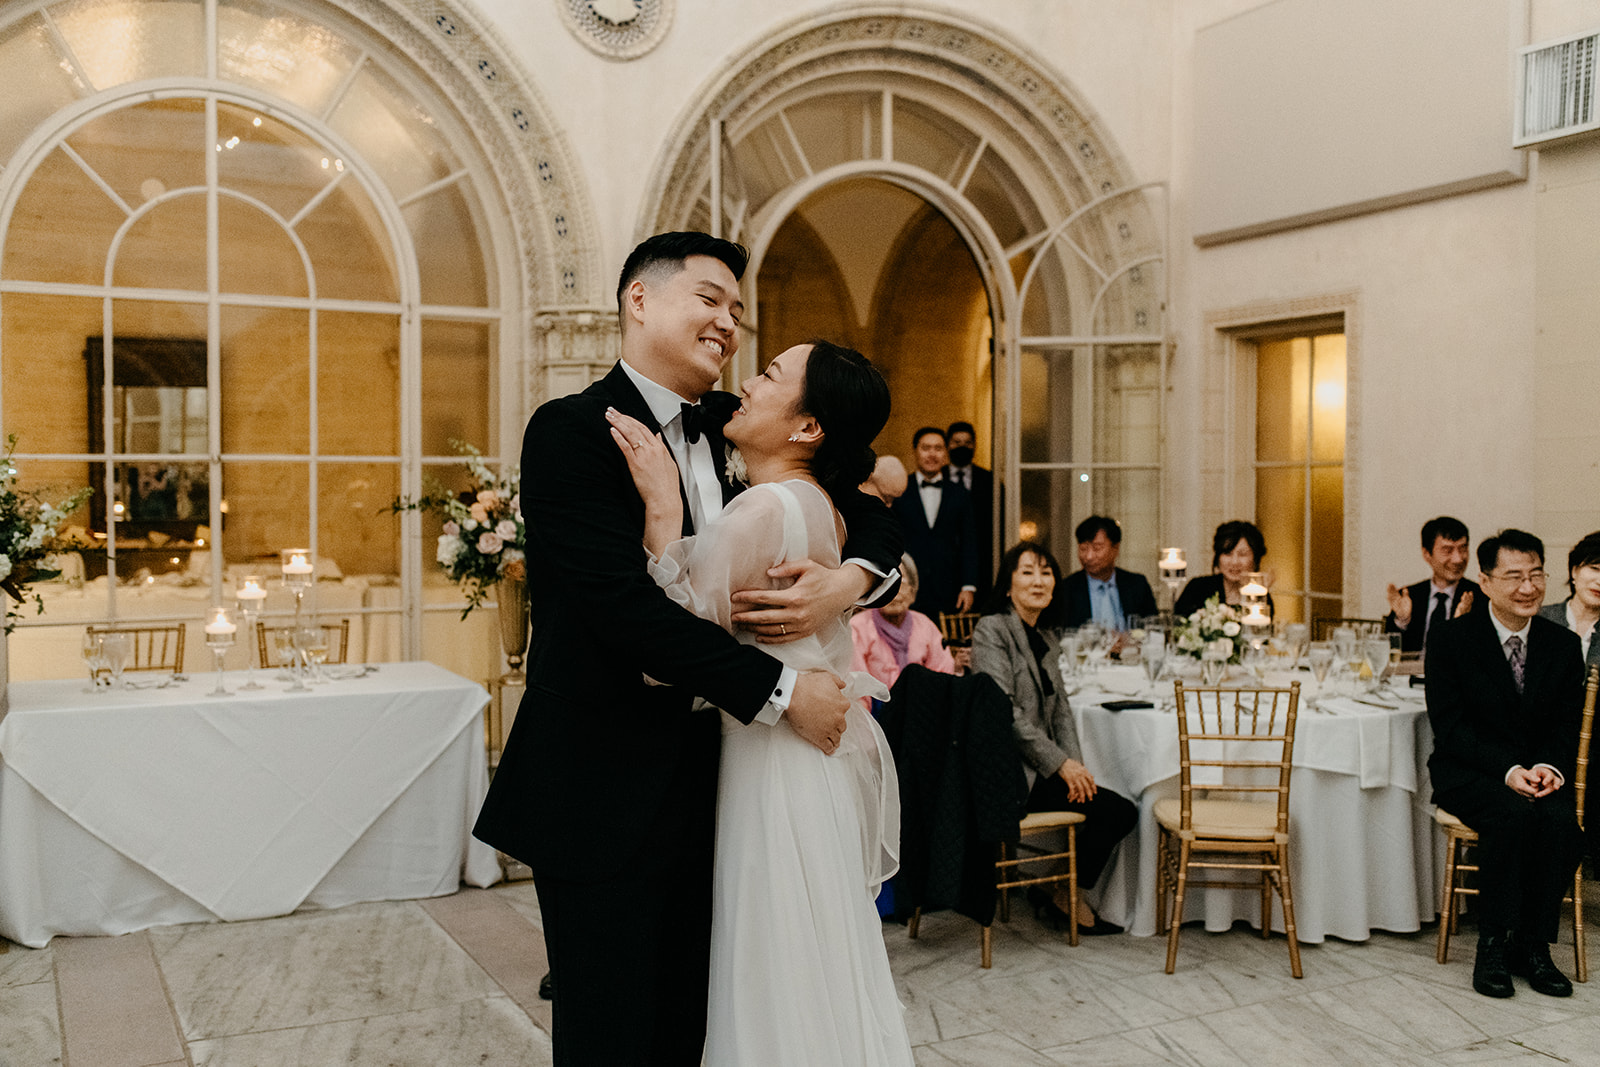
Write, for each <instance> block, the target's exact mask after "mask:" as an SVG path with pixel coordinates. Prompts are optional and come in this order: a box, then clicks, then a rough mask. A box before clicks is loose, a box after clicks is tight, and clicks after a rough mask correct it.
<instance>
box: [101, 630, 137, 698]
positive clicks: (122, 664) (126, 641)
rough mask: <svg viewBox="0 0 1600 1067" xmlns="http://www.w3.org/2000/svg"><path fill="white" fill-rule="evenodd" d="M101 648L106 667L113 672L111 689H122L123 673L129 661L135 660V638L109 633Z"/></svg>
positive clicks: (103, 638) (102, 638)
mask: <svg viewBox="0 0 1600 1067" xmlns="http://www.w3.org/2000/svg"><path fill="white" fill-rule="evenodd" d="M100 647H101V649H102V650H103V651H104V653H105V657H106V667H107V668H108V669H109V670H110V671H111V688H113V689H121V688H122V687H123V681H122V672H123V671H124V670H126V669H127V666H128V660H130V659H132V658H133V636H132V635H131V634H124V633H108V634H105V635H104V636H102V637H101V639H100Z"/></svg>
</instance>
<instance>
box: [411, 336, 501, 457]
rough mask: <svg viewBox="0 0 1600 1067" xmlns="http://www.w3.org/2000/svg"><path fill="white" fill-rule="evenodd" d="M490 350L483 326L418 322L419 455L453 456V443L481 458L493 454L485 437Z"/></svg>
mask: <svg viewBox="0 0 1600 1067" xmlns="http://www.w3.org/2000/svg"><path fill="white" fill-rule="evenodd" d="M489 351H490V349H489V327H488V325H487V324H485V323H480V322H449V321H445V320H440V319H429V320H427V321H425V322H423V324H422V454H423V455H425V456H448V455H452V454H454V453H455V451H456V449H455V446H454V445H452V444H451V442H452V441H462V442H465V443H466V444H469V445H471V446H472V447H474V448H476V449H478V450H479V451H480V452H483V453H485V454H492V453H493V452H494V451H495V450H496V449H497V447H498V446H497V445H496V444H495V443H494V442H493V441H491V439H490V436H489V433H490V426H489V381H490V362H489Z"/></svg>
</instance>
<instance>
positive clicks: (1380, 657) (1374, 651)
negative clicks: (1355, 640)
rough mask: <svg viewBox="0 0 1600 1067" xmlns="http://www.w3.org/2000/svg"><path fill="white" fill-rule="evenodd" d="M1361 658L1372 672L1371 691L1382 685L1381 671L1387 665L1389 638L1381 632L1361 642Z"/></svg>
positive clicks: (1375, 690)
mask: <svg viewBox="0 0 1600 1067" xmlns="http://www.w3.org/2000/svg"><path fill="white" fill-rule="evenodd" d="M1361 658H1362V661H1363V662H1364V663H1365V664H1366V667H1367V669H1368V670H1369V671H1371V672H1372V685H1371V688H1370V691H1371V692H1374V693H1376V692H1377V691H1378V690H1379V689H1381V688H1382V687H1383V672H1384V670H1385V669H1386V668H1387V667H1388V666H1389V639H1388V638H1387V637H1384V636H1382V635H1381V634H1380V635H1379V636H1377V637H1368V638H1366V639H1365V640H1363V641H1362V642H1361Z"/></svg>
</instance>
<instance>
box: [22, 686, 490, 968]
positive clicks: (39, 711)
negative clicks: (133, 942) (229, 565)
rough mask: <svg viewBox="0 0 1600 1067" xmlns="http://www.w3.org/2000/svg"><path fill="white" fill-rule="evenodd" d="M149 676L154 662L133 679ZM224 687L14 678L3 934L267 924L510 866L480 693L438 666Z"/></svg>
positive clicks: (482, 881) (42, 937)
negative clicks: (483, 814) (98, 685)
mask: <svg viewBox="0 0 1600 1067" xmlns="http://www.w3.org/2000/svg"><path fill="white" fill-rule="evenodd" d="M129 677H130V678H138V679H139V680H140V682H141V684H151V679H152V676H150V675H129ZM257 679H258V681H260V682H262V683H263V684H264V685H265V688H264V689H262V690H260V691H255V692H248V691H239V690H238V687H239V685H240V684H242V683H243V682H244V681H245V677H244V675H243V674H242V673H230V674H229V675H228V676H227V681H228V686H229V688H230V689H233V690H235V692H234V694H233V695H232V696H225V697H216V696H211V695H210V693H211V690H212V689H213V688H214V686H215V684H216V675H215V673H205V672H195V673H194V674H193V675H191V676H190V677H189V678H188V680H185V681H181V682H174V683H172V684H169V685H166V686H164V687H160V688H156V687H154V686H153V684H152V687H150V688H140V689H124V690H117V691H111V690H104V689H102V690H98V691H94V692H90V691H88V682H87V678H80V679H77V680H70V681H31V682H15V683H13V684H12V685H11V687H10V697H11V710H10V713H9V714H8V715H7V716H6V717H5V718H4V719H3V720H0V934H3V935H4V936H6V937H8V938H10V939H11V940H13V941H17V942H20V943H22V944H24V945H30V946H35V947H39V946H42V945H44V944H45V943H47V942H48V941H49V940H50V938H51V937H52V936H54V935H56V934H78V935H85V934H119V933H125V932H127V931H130V930H139V929H143V928H145V927H148V926H156V925H165V924H169V923H186V922H205V921H216V920H239V919H258V918H264V917H266V916H272V915H283V914H287V913H288V912H291V911H294V910H295V909H297V908H301V907H338V906H341V905H344V904H351V903H355V902H357V901H363V900H398V899H407V898H417V897H427V896H438V895H441V894H445V893H452V892H455V890H456V889H457V888H458V886H459V885H460V883H461V882H462V881H463V880H465V881H467V882H468V883H470V884H473V885H479V886H484V885H490V884H493V883H494V882H495V881H496V880H498V878H499V876H500V870H499V865H498V863H497V861H496V857H495V854H494V851H493V850H492V849H490V848H489V847H488V846H486V845H484V844H482V843H481V842H478V841H476V840H474V839H473V838H472V836H471V827H472V823H473V820H474V819H475V818H476V816H477V812H478V807H479V805H480V804H481V802H482V800H483V796H484V793H485V791H486V789H487V784H488V782H487V778H488V772H487V767H486V765H485V757H484V747H483V729H482V726H481V723H480V712H481V711H482V709H483V707H484V705H485V703H486V702H487V700H488V694H487V693H485V692H484V690H483V687H482V686H480V685H478V684H477V683H475V682H470V681H468V680H466V679H464V678H461V677H460V676H458V675H455V674H452V673H450V672H449V671H447V670H445V669H443V668H442V667H437V666H434V665H433V664H431V663H388V664H383V665H381V666H377V667H374V668H369V671H368V673H366V674H364V675H363V676H362V677H359V678H345V679H341V680H335V681H329V682H327V683H325V684H321V685H316V686H313V687H312V689H311V691H310V692H288V691H286V683H285V682H283V681H281V680H277V679H275V678H274V677H273V676H272V675H271V672H260V671H258V672H257Z"/></svg>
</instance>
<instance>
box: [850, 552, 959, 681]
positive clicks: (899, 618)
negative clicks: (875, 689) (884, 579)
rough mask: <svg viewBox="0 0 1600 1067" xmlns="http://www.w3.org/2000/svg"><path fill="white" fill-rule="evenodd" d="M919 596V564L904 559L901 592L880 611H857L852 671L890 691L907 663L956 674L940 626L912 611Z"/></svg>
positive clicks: (853, 626) (852, 625)
mask: <svg viewBox="0 0 1600 1067" xmlns="http://www.w3.org/2000/svg"><path fill="white" fill-rule="evenodd" d="M916 597H917V565H916V564H915V563H914V562H912V560H911V557H910V556H909V555H907V556H902V557H901V558H900V591H899V593H897V594H895V598H894V599H893V600H891V601H889V603H887V604H885V605H884V606H883V607H881V608H868V609H867V610H865V611H858V612H857V613H856V614H855V616H854V617H852V618H851V620H850V639H851V641H852V642H853V643H854V644H855V649H856V651H855V657H854V659H853V661H852V662H851V664H850V669H851V670H856V671H866V672H867V673H868V674H870V675H872V676H873V677H874V678H876V679H878V681H880V682H882V683H883V684H884V685H886V686H889V687H890V688H891V689H892V688H894V682H895V679H896V678H899V677H900V672H901V671H902V670H904V669H905V667H906V664H908V663H920V664H921V665H922V666H924V667H927V668H928V669H929V670H933V671H940V672H942V673H944V674H954V673H955V672H956V664H955V660H954V659H953V658H951V655H950V651H949V649H947V648H945V647H944V643H943V641H942V639H941V635H940V633H939V627H938V626H936V625H935V624H934V622H933V620H932V619H930V618H928V617H927V616H926V615H924V614H922V613H921V612H920V611H912V610H911V602H912V601H913V600H915V599H916Z"/></svg>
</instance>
